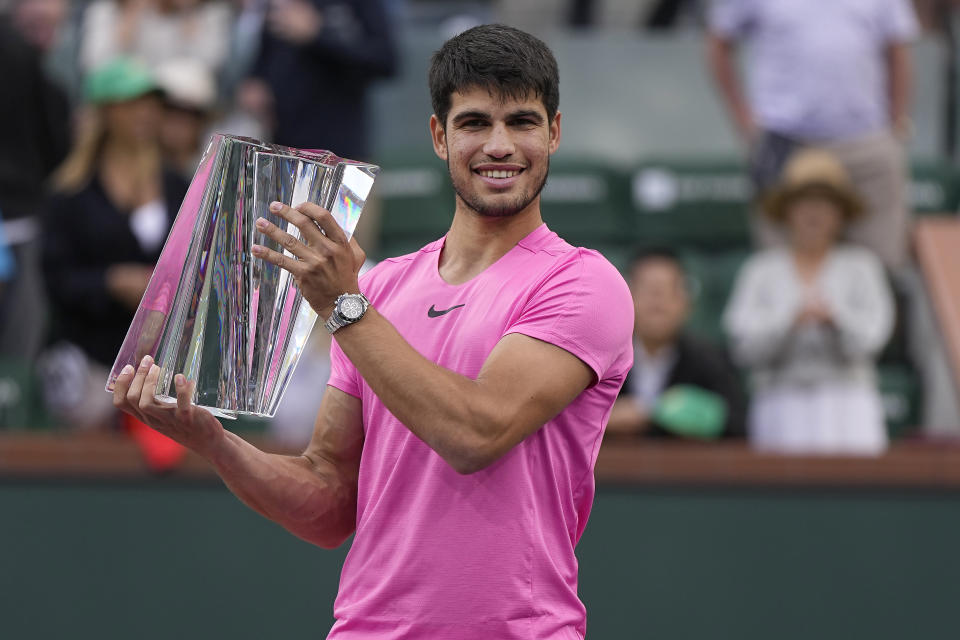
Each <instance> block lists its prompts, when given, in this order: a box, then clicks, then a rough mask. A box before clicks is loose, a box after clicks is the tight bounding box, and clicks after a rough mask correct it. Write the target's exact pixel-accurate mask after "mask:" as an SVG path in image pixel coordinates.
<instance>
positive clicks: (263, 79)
mask: <svg viewBox="0 0 960 640" xmlns="http://www.w3.org/2000/svg"><path fill="white" fill-rule="evenodd" d="M396 57H397V53H396V48H395V43H394V38H393V33H392V28H391V24H390V20H389V14H388V12H387V10H386V8H385V7H384V5H383V3H382V2H380V1H379V0H349V1H343V0H283V1H282V2H281V1H274V2H271V3H270V6H269V9H268V10H267V13H266V18H265V21H264V26H263V36H262V39H261V42H260V50H259V54H258V56H257V59H256V61H255V62H254V65H253V69H252V71H251V74H250V79H248V80H247V82H245V83H244V85H243V86H241V88H240V91H239V95H238V99H239V101H240V103H241V106H242V107H244V108H245V109H247V110H248V111H251V112H254V113H259V114H261V115H263V116H265V117H267V118H268V119H270V120H272V123H273V128H274V132H273V140H272V141H273V142H276V143H278V144H283V145H287V146H291V147H298V148H303V149H316V148H323V149H328V150H330V151H333V152H334V153H336V154H338V155H340V156H342V157H345V158H351V159H354V160H359V159H367V158H368V156H369V153H370V145H369V133H368V115H367V111H368V105H367V92H368V91H367V90H368V88H369V86H370V84H371V82H373V81H374V80H375V79H377V78H384V77H388V76H391V75H393V73H394V71H395V68H396Z"/></svg>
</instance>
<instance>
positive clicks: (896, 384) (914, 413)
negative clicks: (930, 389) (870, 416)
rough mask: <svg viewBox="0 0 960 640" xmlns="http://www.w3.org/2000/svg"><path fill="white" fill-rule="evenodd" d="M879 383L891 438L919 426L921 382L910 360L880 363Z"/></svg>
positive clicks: (908, 432)
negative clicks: (908, 362) (906, 361)
mask: <svg viewBox="0 0 960 640" xmlns="http://www.w3.org/2000/svg"><path fill="white" fill-rule="evenodd" d="M877 384H878V386H879V388H880V395H881V397H882V398H883V412H884V415H885V417H886V420H887V431H888V432H889V434H890V437H891V438H898V437H903V436H906V435H908V434H910V433H911V432H912V431H914V430H916V429H917V428H918V427H919V426H920V405H921V400H922V396H921V385H920V377H919V375H918V374H917V372H916V371H915V370H914V369H913V367H911V366H910V365H908V364H881V365H880V367H879V368H878V376H877Z"/></svg>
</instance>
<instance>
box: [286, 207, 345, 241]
mask: <svg viewBox="0 0 960 640" xmlns="http://www.w3.org/2000/svg"><path fill="white" fill-rule="evenodd" d="M294 211H299V212H301V213H302V214H303V215H305V216H307V217H309V218H310V219H311V220H312V221H313V222H315V223H316V225H317V226H319V227H320V228H321V229H323V233H324V234H325V235H326V236H327V238H329V239H330V240H332V241H333V242H336V243H337V244H347V234H345V233H344V232H343V229H341V228H340V225H339V224H337V221H336V220H334V219H333V216H332V215H331V214H330V212H329V211H327V210H326V209H324V208H323V207H321V206H319V205H316V204H313V203H312V202H304V203H303V204H298V205H297V206H296V208H295V209H294Z"/></svg>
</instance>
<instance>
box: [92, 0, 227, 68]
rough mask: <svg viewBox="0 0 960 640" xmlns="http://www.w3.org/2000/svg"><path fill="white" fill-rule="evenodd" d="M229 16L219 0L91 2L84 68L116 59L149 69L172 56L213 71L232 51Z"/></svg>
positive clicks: (225, 5) (108, 0)
mask: <svg viewBox="0 0 960 640" xmlns="http://www.w3.org/2000/svg"><path fill="white" fill-rule="evenodd" d="M232 20H233V13H232V10H231V7H230V4H229V3H228V2H225V1H221V0H95V1H94V2H92V3H91V4H90V6H89V7H87V10H86V13H85V15H84V19H83V32H82V35H81V42H80V62H81V65H82V67H83V69H84V70H87V71H89V70H91V69H94V68H97V67H99V66H101V65H103V64H105V63H107V62H109V61H110V60H112V59H114V58H116V57H117V56H125V57H130V58H135V59H137V60H139V61H141V62H142V63H143V64H145V65H147V66H148V67H149V68H150V69H151V70H153V69H155V68H156V67H157V66H158V65H160V63H162V62H164V61H166V60H170V59H176V58H192V59H194V60H196V61H198V62H201V63H203V64H204V65H206V67H207V68H208V69H211V70H212V71H213V72H214V73H217V72H218V71H219V70H220V67H221V66H222V65H223V63H224V61H225V60H226V57H227V53H228V52H229V49H230V31H231V29H232Z"/></svg>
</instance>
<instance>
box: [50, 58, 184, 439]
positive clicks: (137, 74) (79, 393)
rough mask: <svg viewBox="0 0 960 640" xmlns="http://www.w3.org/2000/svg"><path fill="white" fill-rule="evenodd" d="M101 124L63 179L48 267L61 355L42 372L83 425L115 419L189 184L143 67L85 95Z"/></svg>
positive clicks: (117, 67)
mask: <svg viewBox="0 0 960 640" xmlns="http://www.w3.org/2000/svg"><path fill="white" fill-rule="evenodd" d="M85 92H86V97H87V100H88V102H89V103H90V105H91V117H90V118H89V119H88V120H87V121H86V122H85V123H84V124H85V125H86V129H85V131H84V132H83V133H82V134H81V135H80V137H79V139H78V140H77V142H76V144H75V146H74V148H73V149H72V151H71V152H70V154H69V155H68V157H67V159H66V160H65V161H64V163H63V165H62V166H61V167H60V168H59V170H58V171H57V173H56V174H55V176H54V197H53V198H52V201H51V205H50V212H49V215H48V216H47V217H46V219H45V222H44V225H43V231H42V234H43V238H42V244H43V264H44V275H45V277H46V283H47V290H48V293H49V295H50V299H51V305H52V310H53V317H52V326H53V337H54V343H55V345H56V346H55V348H53V349H51V350H49V351H48V353H47V355H46V357H45V359H44V362H45V365H44V366H42V367H41V368H42V370H43V371H45V372H47V373H49V375H45V378H46V380H47V382H48V384H47V391H48V393H47V396H48V398H49V399H50V400H51V404H52V406H53V408H54V409H55V410H59V411H60V412H62V413H63V415H64V416H65V417H66V418H68V419H69V420H71V421H72V422H75V423H76V424H77V425H78V426H89V427H94V426H107V425H108V424H109V422H110V421H111V420H112V419H113V417H114V415H115V414H114V412H113V410H112V407H111V406H110V398H109V396H108V394H106V393H104V392H103V385H104V381H105V380H106V375H107V369H108V367H109V366H110V365H112V363H113V360H114V358H115V357H116V355H117V350H118V349H119V347H120V344H121V343H122V342H123V338H124V336H125V335H126V331H127V328H128V327H129V325H130V321H131V320H132V318H133V313H134V311H135V310H136V308H137V305H138V304H139V302H140V298H141V297H142V296H143V292H144V290H145V289H146V286H147V283H148V281H149V278H150V275H151V273H152V270H153V266H154V265H155V264H156V261H157V259H158V258H159V255H160V250H161V248H162V246H163V241H164V239H165V238H166V235H167V233H168V231H169V229H170V226H171V224H172V222H173V219H174V217H175V216H176V213H177V209H178V208H179V206H180V203H181V201H182V200H183V196H184V195H185V193H186V187H187V185H186V183H185V182H184V181H183V180H182V179H181V178H180V177H178V176H177V174H175V173H174V172H172V171H168V170H167V169H165V168H164V167H163V165H162V161H161V153H160V146H159V140H158V131H159V124H160V116H161V104H160V98H159V93H158V90H157V87H156V85H155V84H154V82H153V79H152V77H151V76H150V74H149V73H148V72H147V71H146V70H145V69H144V68H143V67H141V66H139V65H138V64H137V63H134V62H132V61H130V60H125V59H118V60H115V61H113V62H111V63H108V64H107V65H105V66H103V67H101V68H99V69H97V70H95V71H94V72H93V73H92V74H91V75H90V76H89V77H88V78H87V82H86V87H85Z"/></svg>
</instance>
